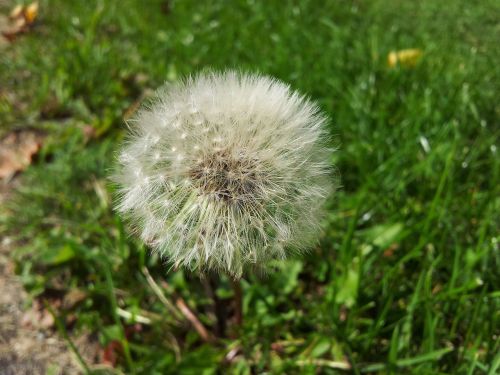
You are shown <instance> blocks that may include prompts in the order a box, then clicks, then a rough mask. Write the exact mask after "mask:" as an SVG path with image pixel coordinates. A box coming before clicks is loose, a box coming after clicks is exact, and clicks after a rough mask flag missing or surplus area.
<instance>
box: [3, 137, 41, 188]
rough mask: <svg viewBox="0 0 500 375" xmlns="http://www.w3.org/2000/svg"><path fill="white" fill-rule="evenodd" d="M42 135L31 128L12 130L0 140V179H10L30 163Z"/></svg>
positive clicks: (38, 148) (39, 145)
mask: <svg viewBox="0 0 500 375" xmlns="http://www.w3.org/2000/svg"><path fill="white" fill-rule="evenodd" d="M42 139H43V136H42V135H41V134H39V133H37V132H35V131H32V130H24V131H19V132H13V133H10V134H8V135H7V136H5V137H4V138H3V139H2V140H1V141H0V180H1V179H4V180H6V181H8V180H10V179H11V178H12V177H13V176H14V175H15V174H16V173H17V172H20V171H23V170H24V169H26V167H28V165H30V164H31V162H32V160H33V156H34V155H35V154H36V153H37V152H38V151H39V150H40V147H41V145H42Z"/></svg>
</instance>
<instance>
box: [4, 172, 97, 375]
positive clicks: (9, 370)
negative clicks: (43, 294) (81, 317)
mask: <svg viewBox="0 0 500 375" xmlns="http://www.w3.org/2000/svg"><path fill="white" fill-rule="evenodd" d="M18 184H19V179H18V178H14V179H12V180H11V181H9V182H8V183H7V182H5V181H3V180H0V215H4V214H5V212H2V211H3V210H2V207H5V203H6V202H7V201H8V200H9V199H11V197H12V192H13V190H14V189H15V188H16V185H18ZM12 249H13V243H12V239H11V238H10V237H8V236H0V375H28V374H29V375H39V374H51V375H59V374H71V375H73V374H81V373H83V372H82V369H81V366H80V365H79V363H78V361H77V360H76V356H75V355H74V353H73V352H72V351H70V350H69V346H68V345H67V343H66V342H65V341H64V340H63V339H62V338H61V337H60V335H58V333H57V332H56V330H55V324H54V320H53V318H52V316H51V315H50V314H49V313H48V311H46V310H45V309H43V308H42V309H41V308H40V304H38V306H37V304H36V301H34V302H35V303H30V299H29V298H28V296H27V294H26V293H25V291H24V289H23V286H22V284H21V282H20V280H19V278H18V276H16V274H15V272H14V264H13V262H12V259H11V253H12ZM73 341H74V342H75V345H76V346H77V347H78V348H79V351H80V354H82V355H83V357H84V358H85V359H86V360H87V361H88V362H87V363H88V364H89V365H91V364H93V363H95V360H96V357H97V351H98V350H99V349H98V345H97V344H96V343H95V340H93V339H91V337H90V335H80V336H79V337H75V338H73Z"/></svg>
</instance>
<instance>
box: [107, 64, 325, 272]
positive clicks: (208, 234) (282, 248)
mask: <svg viewBox="0 0 500 375" xmlns="http://www.w3.org/2000/svg"><path fill="white" fill-rule="evenodd" d="M172 119H173V120H172ZM326 122H327V119H326V117H325V116H324V115H323V114H322V113H321V112H320V111H319V109H318V107H317V106H316V104H314V103H313V102H311V101H310V100H308V99H307V98H305V97H304V96H301V95H300V94H298V93H296V92H293V91H291V90H290V88H289V87H288V86H287V85H285V84H284V83H282V82H280V81H277V80H275V79H272V78H269V77H264V76H259V75H247V74H241V73H236V72H226V73H220V74H219V73H209V74H201V75H198V76H196V77H194V78H190V79H188V80H186V81H185V82H182V83H177V84H175V85H170V86H168V87H165V88H163V89H161V90H159V91H158V92H157V95H156V98H155V99H154V100H153V102H152V103H151V105H150V106H149V107H143V109H141V110H140V111H139V112H138V114H137V115H136V118H135V119H134V121H133V122H132V123H131V127H132V131H131V132H130V134H129V137H128V140H127V142H126V144H125V145H124V146H123V149H122V152H121V154H120V157H119V158H118V164H119V165H118V168H117V172H116V173H115V175H114V180H115V181H116V182H117V185H118V200H117V203H116V208H117V210H118V211H119V212H120V213H122V214H124V215H126V216H127V217H128V218H129V219H130V223H131V225H132V227H133V228H134V229H135V230H136V231H137V232H138V234H139V235H140V236H141V238H142V239H143V240H144V241H146V242H147V243H148V244H150V245H151V246H152V247H153V249H155V250H156V251H158V252H159V253H160V254H162V255H164V256H165V257H166V258H167V259H168V261H169V262H171V264H175V265H179V266H185V267H188V268H189V269H192V270H198V271H200V272H204V271H208V270H216V271H224V272H227V273H229V274H231V275H233V276H240V275H241V274H242V273H243V272H244V270H245V269H246V268H247V267H252V266H255V267H258V268H260V267H263V266H265V265H266V264H267V263H268V261H269V260H272V259H283V258H285V257H288V256H290V255H291V254H294V253H297V252H299V251H302V250H306V249H307V248H308V247H309V246H311V245H313V244H314V243H315V242H316V241H317V239H318V234H319V230H320V222H321V218H322V214H323V206H324V202H325V199H326V198H327V197H328V196H329V194H330V193H331V192H332V190H333V189H332V188H333V187H334V181H333V180H332V178H331V177H332V174H331V166H330V163H329V160H330V156H331V152H332V150H331V149H329V148H328V147H326V143H327V131H326V127H325V125H326ZM166 124H169V125H171V126H166ZM155 137H157V138H155ZM151 139H153V140H154V141H153V142H150V141H148V140H151ZM152 161H155V162H152ZM137 172H139V173H137ZM139 177H140V180H141V181H142V182H143V183H142V184H141V186H140V188H137V179H138V178H139Z"/></svg>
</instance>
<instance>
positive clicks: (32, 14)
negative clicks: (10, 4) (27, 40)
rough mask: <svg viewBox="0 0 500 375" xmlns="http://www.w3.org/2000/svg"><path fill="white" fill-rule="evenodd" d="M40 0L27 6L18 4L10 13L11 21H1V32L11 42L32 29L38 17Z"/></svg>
mask: <svg viewBox="0 0 500 375" xmlns="http://www.w3.org/2000/svg"><path fill="white" fill-rule="evenodd" d="M38 8H39V4H38V1H34V2H32V3H31V4H29V5H27V6H23V5H16V6H15V7H14V8H13V9H12V11H11V12H10V14H9V18H10V22H9V23H6V22H0V32H1V33H2V35H3V36H4V37H5V39H7V40H8V41H9V42H12V41H13V40H14V39H15V38H16V37H17V36H18V35H19V34H22V33H25V32H27V31H29V30H30V28H31V26H32V25H33V24H34V22H35V20H36V18H37V17H38Z"/></svg>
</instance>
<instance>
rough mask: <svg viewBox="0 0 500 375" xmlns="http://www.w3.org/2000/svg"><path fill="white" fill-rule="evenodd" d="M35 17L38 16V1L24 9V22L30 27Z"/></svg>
mask: <svg viewBox="0 0 500 375" xmlns="http://www.w3.org/2000/svg"><path fill="white" fill-rule="evenodd" d="M37 16H38V1H34V2H32V3H31V4H30V5H28V6H27V7H26V8H25V9H24V18H25V19H26V22H27V23H28V24H29V25H30V24H32V23H33V22H35V20H36V17H37Z"/></svg>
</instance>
